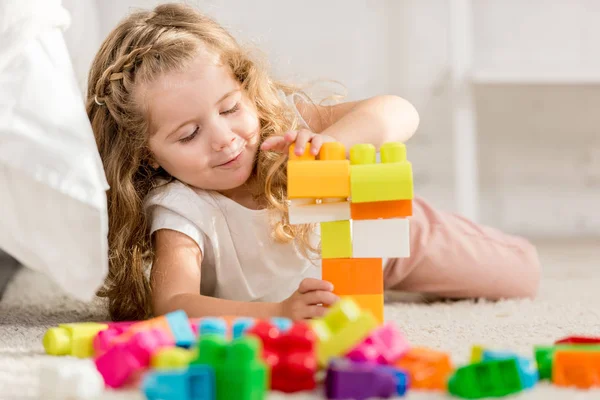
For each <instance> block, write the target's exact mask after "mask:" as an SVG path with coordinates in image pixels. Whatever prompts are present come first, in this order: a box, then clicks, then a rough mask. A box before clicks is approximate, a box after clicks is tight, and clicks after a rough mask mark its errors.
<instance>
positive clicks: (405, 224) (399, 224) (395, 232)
mask: <svg viewBox="0 0 600 400" xmlns="http://www.w3.org/2000/svg"><path fill="white" fill-rule="evenodd" d="M409 224H410V221H409V220H408V219H407V218H392V219H375V220H352V257H355V258H370V257H381V258H406V257H409V256H410V236H409Z"/></svg>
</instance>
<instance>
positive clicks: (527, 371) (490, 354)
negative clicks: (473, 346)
mask: <svg viewBox="0 0 600 400" xmlns="http://www.w3.org/2000/svg"><path fill="white" fill-rule="evenodd" d="M511 358H514V359H515V360H517V365H518V367H519V377H520V378H521V384H522V385H523V388H524V389H529V388H532V387H534V386H535V384H536V383H537V382H538V381H539V373H538V370H537V365H536V364H535V363H534V362H533V360H530V359H528V358H525V357H522V356H519V355H517V354H516V353H512V352H509V351H495V350H484V352H483V354H482V357H481V360H482V361H493V360H506V359H511Z"/></svg>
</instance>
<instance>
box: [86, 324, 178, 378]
mask: <svg viewBox="0 0 600 400" xmlns="http://www.w3.org/2000/svg"><path fill="white" fill-rule="evenodd" d="M173 344H174V343H173V339H172V338H170V337H169V336H168V335H167V334H166V333H165V332H163V331H162V330H158V329H152V330H149V331H143V332H138V333H136V334H135V335H134V336H132V337H131V339H129V341H127V342H124V343H118V344H116V345H114V346H112V347H110V348H109V349H108V351H106V353H104V354H102V355H101V356H100V357H98V358H96V361H95V362H96V368H97V369H98V371H99V372H100V374H101V375H102V377H103V378H104V383H106V385H107V386H110V387H113V388H118V387H121V386H123V385H124V384H125V383H126V382H127V381H128V379H129V377H130V376H131V375H132V374H134V373H135V372H137V371H139V370H141V369H144V368H147V367H148V366H149V365H150V359H151V358H152V354H154V353H155V352H156V351H157V350H158V349H160V348H162V347H166V346H172V345H173Z"/></svg>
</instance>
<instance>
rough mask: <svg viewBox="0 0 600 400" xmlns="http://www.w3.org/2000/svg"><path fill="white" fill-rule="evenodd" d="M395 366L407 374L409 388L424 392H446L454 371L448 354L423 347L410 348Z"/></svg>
mask: <svg viewBox="0 0 600 400" xmlns="http://www.w3.org/2000/svg"><path fill="white" fill-rule="evenodd" d="M395 366H396V367H398V368H400V369H403V370H405V371H406V372H408V375H409V379H410V382H411V388H413V389H424V390H446V388H447V382H448V378H449V377H450V375H451V374H452V371H453V369H454V368H453V366H452V362H451V360H450V356H449V355H448V354H446V353H443V352H441V351H437V350H433V349H427V348H424V347H413V348H411V349H410V350H408V352H407V353H406V354H404V356H402V357H401V358H400V359H399V360H398V361H396V363H395Z"/></svg>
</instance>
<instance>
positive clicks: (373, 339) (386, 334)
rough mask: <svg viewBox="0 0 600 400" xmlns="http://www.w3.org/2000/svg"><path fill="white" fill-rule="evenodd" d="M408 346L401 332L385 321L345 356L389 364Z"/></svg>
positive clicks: (404, 351)
mask: <svg viewBox="0 0 600 400" xmlns="http://www.w3.org/2000/svg"><path fill="white" fill-rule="evenodd" d="M409 348H410V345H409V343H408V341H407V340H406V338H405V337H404V335H403V334H402V332H400V330H399V329H398V328H396V326H395V325H394V324H392V323H387V324H385V325H383V326H381V327H379V328H377V329H375V330H374V331H373V332H371V334H370V335H369V336H367V338H365V340H364V341H363V342H362V343H361V344H359V345H358V346H356V347H355V348H354V349H352V350H351V351H350V352H349V353H348V355H347V357H348V358H349V359H351V360H352V361H363V362H364V361H368V362H372V363H377V364H390V365H391V364H393V363H394V362H395V361H396V360H398V359H399V358H400V357H402V356H403V355H404V354H405V353H406V352H408V350H409Z"/></svg>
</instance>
